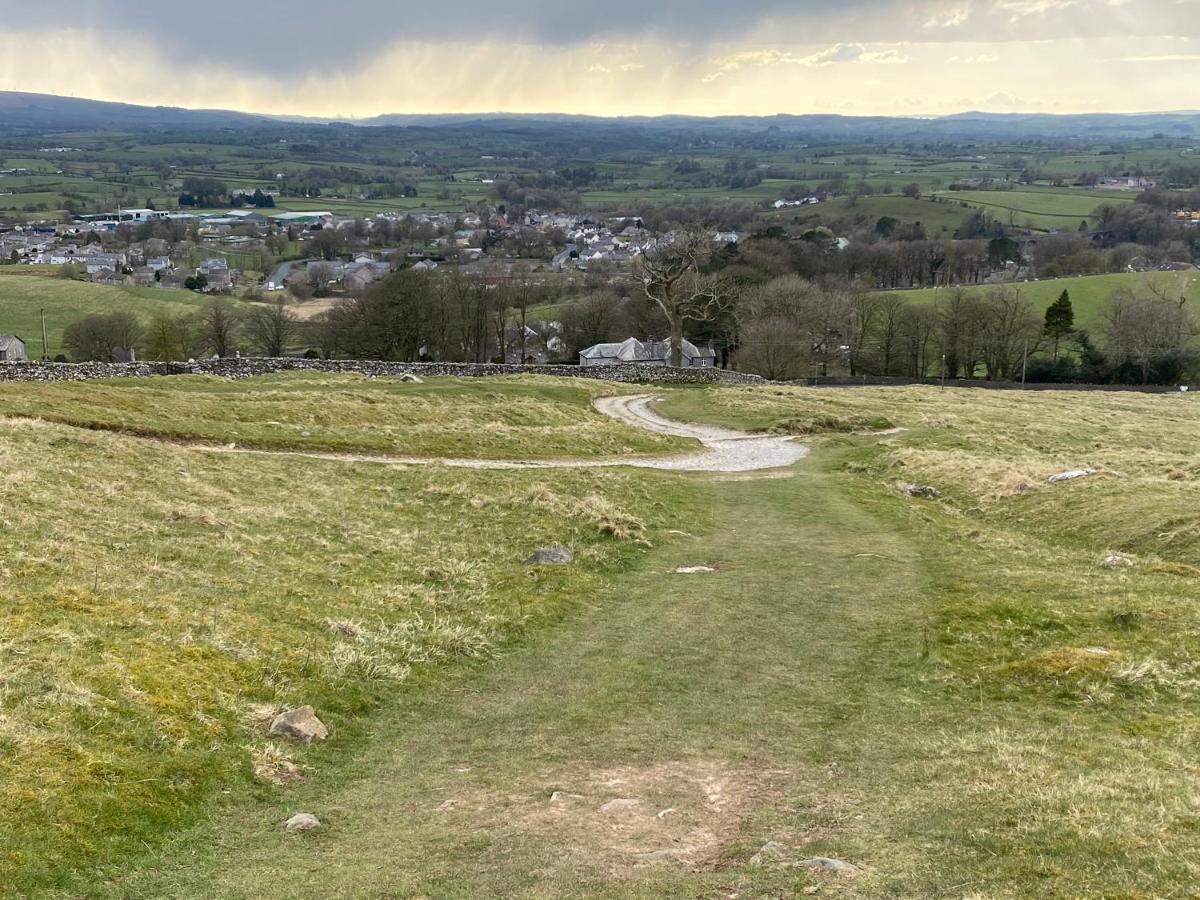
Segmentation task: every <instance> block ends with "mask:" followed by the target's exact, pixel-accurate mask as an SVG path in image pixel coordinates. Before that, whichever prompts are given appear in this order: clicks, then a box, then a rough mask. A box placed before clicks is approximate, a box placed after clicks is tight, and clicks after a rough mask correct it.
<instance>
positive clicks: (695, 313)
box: [634, 231, 735, 368]
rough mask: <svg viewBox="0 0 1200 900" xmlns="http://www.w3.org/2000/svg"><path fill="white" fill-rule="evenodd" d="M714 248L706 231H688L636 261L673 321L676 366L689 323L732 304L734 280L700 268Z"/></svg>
mask: <svg viewBox="0 0 1200 900" xmlns="http://www.w3.org/2000/svg"><path fill="white" fill-rule="evenodd" d="M712 251H713V244H712V241H711V240H710V239H709V237H708V235H707V234H705V233H703V232H698V231H688V232H685V233H683V234H682V235H680V236H678V237H676V238H675V240H673V241H670V242H667V243H662V244H660V245H659V247H658V248H657V249H655V250H652V251H650V252H648V253H643V254H642V255H641V256H639V257H638V258H637V262H636V264H635V270H634V271H635V274H636V276H637V277H638V278H640V279H641V282H642V289H643V290H644V291H645V293H646V296H647V297H649V298H650V299H651V300H653V301H654V302H655V303H657V304H658V306H659V308H660V309H662V311H663V313H664V314H665V315H666V317H667V320H668V321H669V322H670V323H671V358H670V363H671V365H672V366H675V367H676V368H679V367H681V366H682V365H683V338H684V334H683V332H684V328H685V325H686V323H687V322H705V321H708V320H710V319H712V318H714V317H715V316H716V315H717V314H718V313H720V312H722V311H724V310H726V309H728V308H729V307H730V306H732V305H733V300H734V297H735V289H734V285H733V283H732V281H730V280H729V279H728V278H725V277H723V276H721V275H705V274H703V273H702V271H701V269H702V267H703V266H704V264H705V263H706V262H707V261H708V260H709V259H710V258H711V256H712Z"/></svg>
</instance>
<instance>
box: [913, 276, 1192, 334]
mask: <svg viewBox="0 0 1200 900" xmlns="http://www.w3.org/2000/svg"><path fill="white" fill-rule="evenodd" d="M1151 286H1153V287H1154V288H1155V289H1156V290H1159V291H1165V292H1166V293H1167V294H1168V295H1169V296H1173V297H1175V296H1183V295H1186V296H1187V297H1189V298H1190V299H1191V300H1193V301H1196V300H1200V272H1126V273H1120V274H1116V275H1083V276H1079V277H1076V278H1053V279H1048V280H1045V281H1030V282H1022V283H1020V284H1016V285H1012V286H1011V287H1012V288H1013V289H1017V290H1019V291H1020V292H1021V295H1022V296H1024V297H1025V298H1027V299H1028V300H1029V302H1030V303H1031V304H1032V305H1033V307H1034V308H1035V310H1036V311H1037V312H1038V313H1039V314H1040V313H1042V312H1044V311H1045V310H1046V308H1047V307H1049V306H1050V304H1051V303H1053V302H1054V301H1055V300H1057V299H1058V297H1059V295H1060V294H1062V292H1063V291H1067V292H1068V293H1069V294H1070V296H1071V306H1072V308H1073V309H1074V310H1075V326H1076V327H1077V328H1082V329H1085V330H1087V331H1089V332H1091V333H1092V335H1093V337H1096V338H1099V337H1100V335H1101V332H1102V330H1103V328H1104V310H1105V304H1106V303H1107V302H1108V298H1109V297H1111V296H1112V295H1113V294H1114V293H1116V292H1117V291H1120V290H1124V289H1129V290H1133V291H1135V292H1137V293H1138V295H1139V296H1146V297H1149V296H1153V294H1152V293H1151V290H1150V288H1151ZM950 290H955V288H925V289H920V290H914V291H903V292H901V296H903V297H905V298H906V299H908V300H911V301H914V302H918V303H922V302H933V301H934V300H936V299H937V298H938V297H942V296H945V295H946V294H947V292H948V291H950ZM965 290H966V291H967V292H968V293H973V294H987V293H988V292H989V291H992V290H996V286H994V285H983V286H977V287H967V288H965Z"/></svg>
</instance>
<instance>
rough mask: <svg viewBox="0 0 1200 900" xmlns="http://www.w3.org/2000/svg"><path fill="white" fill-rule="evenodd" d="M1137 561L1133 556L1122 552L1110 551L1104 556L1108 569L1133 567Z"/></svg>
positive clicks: (1105, 566) (1105, 565)
mask: <svg viewBox="0 0 1200 900" xmlns="http://www.w3.org/2000/svg"><path fill="white" fill-rule="evenodd" d="M1135 565H1136V563H1135V562H1134V561H1133V559H1132V558H1131V557H1128V556H1125V555H1124V554H1121V553H1110V554H1108V556H1106V557H1104V568H1106V569H1132V568H1133V567H1134V566H1135Z"/></svg>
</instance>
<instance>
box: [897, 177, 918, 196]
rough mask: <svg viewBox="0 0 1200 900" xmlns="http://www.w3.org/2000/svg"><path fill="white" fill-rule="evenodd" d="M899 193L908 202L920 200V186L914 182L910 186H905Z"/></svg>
mask: <svg viewBox="0 0 1200 900" xmlns="http://www.w3.org/2000/svg"><path fill="white" fill-rule="evenodd" d="M900 193H901V194H903V195H904V196H905V197H907V198H908V199H910V200H920V199H921V186H920V185H919V184H917V183H916V182H915V181H914V182H913V183H912V184H906V185H905V186H904V187H903V188H902V189H901V191H900Z"/></svg>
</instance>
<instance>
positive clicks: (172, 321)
mask: <svg viewBox="0 0 1200 900" xmlns="http://www.w3.org/2000/svg"><path fill="white" fill-rule="evenodd" d="M187 330H188V329H187V323H186V322H185V321H183V320H182V319H180V318H178V317H176V316H172V315H170V314H169V313H165V312H159V313H156V314H155V315H154V317H153V318H152V319H151V320H150V324H149V326H147V328H146V336H145V341H144V351H145V356H146V358H147V359H153V360H158V361H160V362H170V361H172V360H181V359H185V358H186V357H187Z"/></svg>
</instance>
